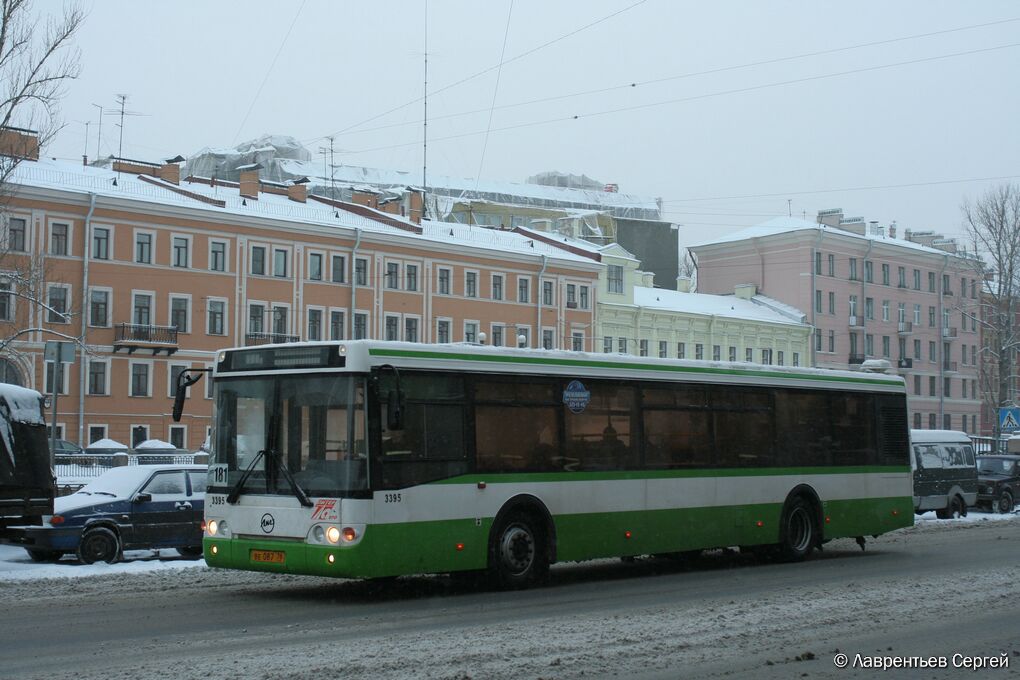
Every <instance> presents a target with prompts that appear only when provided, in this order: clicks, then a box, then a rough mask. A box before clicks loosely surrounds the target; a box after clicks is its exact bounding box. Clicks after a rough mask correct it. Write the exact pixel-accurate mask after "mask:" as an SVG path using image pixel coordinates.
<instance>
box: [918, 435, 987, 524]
mask: <svg viewBox="0 0 1020 680" xmlns="http://www.w3.org/2000/svg"><path fill="white" fill-rule="evenodd" d="M910 445H911V447H912V453H913V455H912V456H911V457H910V465H911V467H912V468H913V471H914V511H915V512H917V513H918V514H920V513H922V512H927V511H929V510H934V511H935V514H936V515H937V516H938V517H939V518H940V519H950V518H954V517H963V516H965V515H966V514H967V507H968V506H970V505H974V504H975V503H977V490H978V481H977V461H976V459H975V456H974V446H973V445H972V444H971V441H970V437H968V436H967V435H966V434H965V433H963V432H957V431H955V430H911V431H910Z"/></svg>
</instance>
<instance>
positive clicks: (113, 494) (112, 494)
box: [91, 491, 117, 498]
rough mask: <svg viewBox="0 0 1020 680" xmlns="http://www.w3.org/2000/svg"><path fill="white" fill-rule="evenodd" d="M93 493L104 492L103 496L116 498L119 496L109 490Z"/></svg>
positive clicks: (99, 492)
mask: <svg viewBox="0 0 1020 680" xmlns="http://www.w3.org/2000/svg"><path fill="white" fill-rule="evenodd" d="M91 493H94V494H96V495H99V494H102V495H103V496H113V497H114V498H116V497H117V494H115V493H110V492H109V491H92V492H91Z"/></svg>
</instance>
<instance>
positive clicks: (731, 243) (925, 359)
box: [691, 210, 981, 433]
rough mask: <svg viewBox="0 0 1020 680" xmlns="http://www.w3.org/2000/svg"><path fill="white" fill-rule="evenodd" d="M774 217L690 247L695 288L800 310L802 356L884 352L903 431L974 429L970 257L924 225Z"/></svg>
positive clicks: (854, 358)
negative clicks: (805, 344)
mask: <svg viewBox="0 0 1020 680" xmlns="http://www.w3.org/2000/svg"><path fill="white" fill-rule="evenodd" d="M818 217H819V223H816V222H810V221H805V220H799V219H794V218H785V217H782V218H776V219H773V220H769V221H768V222H765V223H763V224H760V225H758V226H755V227H750V228H748V229H744V230H741V231H739V232H736V233H734V234H731V235H729V236H725V237H722V238H720V239H718V240H715V241H713V242H711V243H702V244H699V245H694V246H691V252H692V253H693V254H694V256H695V259H696V261H697V266H698V290H699V292H702V293H728V292H729V291H731V290H733V287H734V286H735V285H738V284H742V283H753V284H756V285H757V286H758V289H759V290H760V291H761V292H762V293H763V294H764V295H768V296H769V297H772V298H775V299H777V300H780V301H782V302H784V303H786V304H788V305H792V306H794V307H797V308H799V309H803V310H810V312H809V314H808V322H809V323H811V324H812V325H813V326H814V328H815V331H814V333H815V335H814V342H813V343H812V363H813V365H815V366H819V367H823V368H842V369H846V368H855V367H856V366H858V365H859V364H861V363H863V362H864V361H865V360H866V359H887V360H889V361H890V363H891V364H892V366H893V370H894V371H895V372H897V373H899V374H900V375H902V376H903V378H904V380H906V382H907V392H908V394H909V410H910V413H911V422H910V425H911V427H914V428H931V429H934V428H943V429H955V430H964V431H966V432H971V433H977V431H978V425H979V424H978V417H979V414H980V412H981V400H980V395H979V390H978V376H979V369H978V356H979V354H980V345H981V337H980V334H979V326H978V310H979V303H980V300H979V295H980V288H981V286H980V278H981V273H980V272H981V262H980V260H979V259H978V258H976V257H975V256H973V255H971V254H969V253H965V252H964V251H963V250H962V249H961V248H960V247H959V246H958V245H957V244H956V242H955V241H954V240H952V239H944V238H942V237H941V236H939V235H936V234H934V233H932V232H914V233H911V232H910V230H906V231H905V232H904V234H903V237H902V238H897V234H896V226H895V223H894V224H892V225H890V226H888V227H880V226H879V225H878V223H877V222H865V221H864V220H863V219H861V218H851V219H845V218H843V213H842V211H841V210H828V211H823V212H821V213H819V216H818Z"/></svg>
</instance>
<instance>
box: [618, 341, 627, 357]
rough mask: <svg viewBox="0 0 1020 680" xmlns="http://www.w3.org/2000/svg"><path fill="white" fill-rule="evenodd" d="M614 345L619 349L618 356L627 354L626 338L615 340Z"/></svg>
mask: <svg viewBox="0 0 1020 680" xmlns="http://www.w3.org/2000/svg"><path fill="white" fill-rule="evenodd" d="M616 343H617V346H619V348H620V354H626V353H627V338H617V339H616Z"/></svg>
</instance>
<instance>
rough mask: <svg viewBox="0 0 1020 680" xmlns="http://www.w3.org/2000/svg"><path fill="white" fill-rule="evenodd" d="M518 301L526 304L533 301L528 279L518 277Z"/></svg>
mask: <svg viewBox="0 0 1020 680" xmlns="http://www.w3.org/2000/svg"><path fill="white" fill-rule="evenodd" d="M517 301H518V302H523V303H525V304H527V303H529V302H531V289H530V285H529V281H528V279H523V278H518V279H517Z"/></svg>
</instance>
